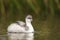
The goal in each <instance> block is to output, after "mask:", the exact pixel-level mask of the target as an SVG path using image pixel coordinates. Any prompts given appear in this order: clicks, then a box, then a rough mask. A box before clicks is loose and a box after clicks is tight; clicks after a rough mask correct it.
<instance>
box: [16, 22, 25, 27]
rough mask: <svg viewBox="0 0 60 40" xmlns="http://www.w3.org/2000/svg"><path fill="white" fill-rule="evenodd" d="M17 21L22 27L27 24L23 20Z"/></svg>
mask: <svg viewBox="0 0 60 40" xmlns="http://www.w3.org/2000/svg"><path fill="white" fill-rule="evenodd" d="M16 23H17V24H18V25H20V26H22V27H25V26H26V24H25V23H24V22H23V21H16Z"/></svg>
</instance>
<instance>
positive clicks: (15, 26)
mask: <svg viewBox="0 0 60 40" xmlns="http://www.w3.org/2000/svg"><path fill="white" fill-rule="evenodd" d="M25 21H26V22H25V23H24V22H23V21H17V22H16V23H12V24H10V25H9V26H8V28H7V31H8V32H34V29H33V26H32V24H31V22H32V16H31V15H27V16H26V18H25Z"/></svg>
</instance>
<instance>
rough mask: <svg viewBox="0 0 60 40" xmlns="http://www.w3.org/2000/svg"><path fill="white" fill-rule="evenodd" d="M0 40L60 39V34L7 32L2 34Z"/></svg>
mask: <svg viewBox="0 0 60 40" xmlns="http://www.w3.org/2000/svg"><path fill="white" fill-rule="evenodd" d="M0 40H60V35H59V36H58V35H55V34H53V35H52V34H51V35H50V34H49V32H48V33H40V32H36V33H7V34H5V35H0Z"/></svg>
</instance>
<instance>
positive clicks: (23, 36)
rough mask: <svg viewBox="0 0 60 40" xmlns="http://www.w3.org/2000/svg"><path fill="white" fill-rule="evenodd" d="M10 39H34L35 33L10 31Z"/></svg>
mask: <svg viewBox="0 0 60 40" xmlns="http://www.w3.org/2000/svg"><path fill="white" fill-rule="evenodd" d="M8 39H9V40H33V39H34V33H8Z"/></svg>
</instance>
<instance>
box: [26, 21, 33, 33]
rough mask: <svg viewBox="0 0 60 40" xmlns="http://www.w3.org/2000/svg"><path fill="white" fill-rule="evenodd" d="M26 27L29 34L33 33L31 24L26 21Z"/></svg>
mask: <svg viewBox="0 0 60 40" xmlns="http://www.w3.org/2000/svg"><path fill="white" fill-rule="evenodd" d="M26 26H27V27H28V28H29V31H30V32H33V31H34V29H33V26H32V24H31V22H28V21H26Z"/></svg>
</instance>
